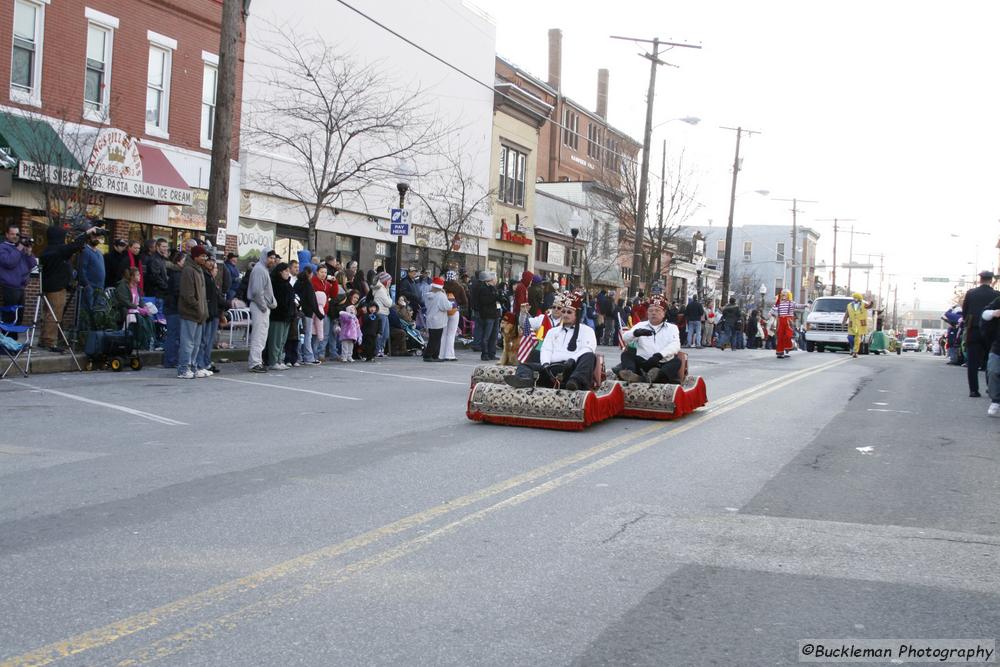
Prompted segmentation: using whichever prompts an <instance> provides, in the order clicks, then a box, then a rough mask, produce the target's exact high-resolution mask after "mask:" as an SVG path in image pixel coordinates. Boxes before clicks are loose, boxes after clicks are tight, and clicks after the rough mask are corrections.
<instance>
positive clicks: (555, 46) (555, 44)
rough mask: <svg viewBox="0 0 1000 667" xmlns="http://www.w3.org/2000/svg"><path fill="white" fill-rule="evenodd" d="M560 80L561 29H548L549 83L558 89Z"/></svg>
mask: <svg viewBox="0 0 1000 667" xmlns="http://www.w3.org/2000/svg"><path fill="white" fill-rule="evenodd" d="M561 82H562V30H560V29H559V28H552V29H550V30H549V85H550V86H552V87H553V88H555V89H556V90H560V84H561Z"/></svg>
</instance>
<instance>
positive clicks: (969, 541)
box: [0, 349, 1000, 667]
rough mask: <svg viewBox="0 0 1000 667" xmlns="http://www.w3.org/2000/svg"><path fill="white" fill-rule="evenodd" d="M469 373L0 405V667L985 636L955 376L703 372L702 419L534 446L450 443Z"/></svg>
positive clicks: (373, 659)
mask: <svg viewBox="0 0 1000 667" xmlns="http://www.w3.org/2000/svg"><path fill="white" fill-rule="evenodd" d="M607 352H608V353H609V354H611V353H613V351H612V350H610V349H609V350H607ZM477 363H478V359H477V357H476V356H474V355H472V354H469V353H467V354H466V355H465V356H463V357H462V358H461V359H460V361H459V362H458V363H450V364H424V363H421V362H420V360H419V359H387V360H384V361H380V362H378V363H371V364H364V363H355V364H353V365H341V364H327V365H324V366H321V367H316V368H302V369H294V370H291V371H288V372H284V373H269V374H267V375H250V374H248V373H246V372H245V371H243V369H242V367H241V366H237V365H227V366H225V368H224V373H223V374H222V375H221V376H218V377H214V378H208V379H203V380H189V381H179V380H176V379H174V377H173V373H172V372H171V371H166V370H156V369H146V370H143V371H141V372H137V373H134V372H129V371H125V372H122V373H110V372H106V373H89V374H63V375H48V376H35V377H32V378H30V379H28V380H26V381H23V382H21V381H11V380H5V381H3V382H0V401H2V404H3V421H2V424H3V425H2V429H0V665H2V666H4V667H5V666H7V665H29V664H30V665H41V664H48V663H56V664H68V665H94V664H118V665H139V664H146V663H157V664H162V665H299V664H301V665H355V664H363V665H566V664H579V665H620V664H636V665H691V664H724V665H763V664H768V665H773V664H794V663H797V662H798V659H799V656H798V653H797V651H798V646H799V640H801V639H805V638H820V637H822V638H902V637H906V638H924V639H933V638H959V637H964V638H996V637H997V636H998V635H1000V568H998V563H1000V524H998V521H1000V519H998V514H997V507H998V506H1000V484H998V483H997V479H998V477H1000V464H998V462H1000V419H990V418H988V417H987V416H986V407H987V402H986V399H970V398H968V397H967V390H966V389H965V370H964V369H956V368H952V367H947V366H945V365H944V363H943V362H942V361H941V359H940V358H936V357H929V356H925V355H914V354H907V355H903V356H889V357H885V356H881V357H874V356H872V357H865V358H861V359H857V360H852V359H850V358H849V357H848V356H847V355H844V354H836V355H834V354H830V353H826V354H806V353H796V354H794V355H793V357H792V358H791V359H788V360H777V359H775V358H774V356H773V354H772V353H769V352H757V351H741V352H720V351H717V350H700V351H694V352H693V354H692V369H693V370H694V371H695V372H696V373H698V374H701V375H703V376H704V377H705V378H706V381H707V383H708V390H709V399H710V403H709V405H708V406H706V408H703V409H701V410H699V411H698V412H697V413H695V414H693V415H690V416H688V417H685V418H684V419H682V420H679V421H676V422H649V421H638V420H628V419H614V420H611V421H609V422H606V423H603V424H600V425H597V426H595V427H592V428H591V429H589V430H587V431H585V432H583V433H559V432H547V431H541V430H535V429H524V428H513V427H501V426H491V425H485V424H476V423H471V422H469V421H467V420H466V418H465V401H466V398H467V394H468V379H469V374H470V372H471V371H472V368H473V367H474V365H475V364H477Z"/></svg>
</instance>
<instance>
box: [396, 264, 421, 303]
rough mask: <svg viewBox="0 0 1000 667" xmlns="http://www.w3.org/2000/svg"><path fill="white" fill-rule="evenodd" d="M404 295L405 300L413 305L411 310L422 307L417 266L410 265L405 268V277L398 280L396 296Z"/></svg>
mask: <svg viewBox="0 0 1000 667" xmlns="http://www.w3.org/2000/svg"><path fill="white" fill-rule="evenodd" d="M401 296H402V297H405V298H406V302H407V303H408V304H410V305H411V306H412V307H413V310H415V311H416V310H419V309H420V308H422V307H423V305H424V302H423V299H422V298H421V296H420V285H419V275H418V272H417V267H415V266H411V267H410V268H409V269H407V270H406V277H405V278H402V279H401V280H400V281H399V285H398V286H397V288H396V298H397V299H398V298H399V297H401Z"/></svg>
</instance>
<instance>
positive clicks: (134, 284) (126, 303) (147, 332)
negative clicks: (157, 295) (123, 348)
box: [114, 268, 154, 350]
mask: <svg viewBox="0 0 1000 667" xmlns="http://www.w3.org/2000/svg"><path fill="white" fill-rule="evenodd" d="M139 278H140V275H139V269H134V268H129V269H126V271H125V275H124V276H123V277H122V279H121V280H120V281H118V285H116V286H115V292H114V295H115V296H114V303H115V306H116V308H117V310H118V313H119V317H118V326H124V327H126V328H131V329H132V340H133V342H134V343H135V345H136V347H137V348H139V349H141V350H147V349H149V347H150V342H151V341H152V339H153V331H154V328H153V327H154V325H153V320H152V318H151V317H150V316H149V314H150V309H149V307H148V306H147V305H146V304H145V303H144V302H143V298H142V297H143V295H142V289H141V288H140V287H139Z"/></svg>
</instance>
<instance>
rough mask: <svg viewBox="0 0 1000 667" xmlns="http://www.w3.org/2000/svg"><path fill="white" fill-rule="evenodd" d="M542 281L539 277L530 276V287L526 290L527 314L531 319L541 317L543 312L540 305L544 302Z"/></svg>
mask: <svg viewBox="0 0 1000 667" xmlns="http://www.w3.org/2000/svg"><path fill="white" fill-rule="evenodd" d="M542 280H543V279H542V276H540V275H535V276H532V277H531V287H529V288H528V305H529V306H530V308H529V313H530V314H531V316H532V317H534V316H536V315H541V314H542V312H543V310H542V303H543V302H544V301H545V287H544V285H543V284H542Z"/></svg>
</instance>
